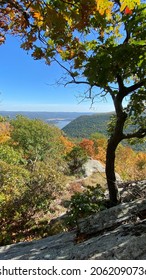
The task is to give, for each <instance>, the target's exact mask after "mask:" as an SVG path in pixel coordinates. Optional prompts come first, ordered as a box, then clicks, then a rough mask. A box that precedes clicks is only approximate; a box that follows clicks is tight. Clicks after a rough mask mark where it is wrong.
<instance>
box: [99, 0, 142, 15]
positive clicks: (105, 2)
mask: <svg viewBox="0 0 146 280" xmlns="http://www.w3.org/2000/svg"><path fill="white" fill-rule="evenodd" d="M120 3H121V7H120V11H121V12H122V11H124V10H125V8H126V7H128V8H129V10H133V9H134V7H135V6H136V5H140V0H120ZM96 4H97V10H98V12H99V13H100V14H101V15H104V14H105V15H106V16H107V18H108V19H110V18H111V16H112V8H113V5H114V3H113V1H109V0H96Z"/></svg>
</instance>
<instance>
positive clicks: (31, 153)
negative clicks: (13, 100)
mask: <svg viewBox="0 0 146 280" xmlns="http://www.w3.org/2000/svg"><path fill="white" fill-rule="evenodd" d="M11 126H12V127H13V129H12V132H11V142H12V144H13V146H15V148H18V150H22V152H23V153H24V155H25V157H26V159H27V160H28V162H30V163H32V164H33V165H34V164H35V163H36V161H38V160H39V161H42V160H44V159H45V158H49V157H51V158H52V157H54V158H55V155H57V154H60V153H61V151H62V150H63V148H64V146H63V144H62V141H61V139H60V138H61V136H62V133H61V131H60V130H59V129H58V128H57V127H55V126H49V125H48V124H47V123H44V122H43V121H41V120H37V119H35V120H30V119H29V118H26V117H23V116H21V115H18V116H17V117H16V119H14V120H11Z"/></svg>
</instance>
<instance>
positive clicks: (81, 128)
mask: <svg viewBox="0 0 146 280" xmlns="http://www.w3.org/2000/svg"><path fill="white" fill-rule="evenodd" d="M111 115H112V113H100V114H93V115H91V116H88V115H85V116H80V117H78V118H76V119H75V120H73V121H72V122H70V123H69V124H68V125H66V126H65V127H64V128H63V131H64V132H65V133H66V134H67V135H68V136H69V137H79V138H88V137H90V135H91V134H92V133H95V132H100V133H103V134H104V135H107V133H106V129H107V123H108V121H109V119H110V116H111Z"/></svg>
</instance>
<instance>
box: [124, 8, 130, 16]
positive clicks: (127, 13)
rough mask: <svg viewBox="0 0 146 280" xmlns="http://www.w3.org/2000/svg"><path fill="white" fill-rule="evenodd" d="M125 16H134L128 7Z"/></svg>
mask: <svg viewBox="0 0 146 280" xmlns="http://www.w3.org/2000/svg"><path fill="white" fill-rule="evenodd" d="M124 14H125V15H129V16H130V15H132V11H131V10H130V9H129V8H128V7H126V8H125V10H124Z"/></svg>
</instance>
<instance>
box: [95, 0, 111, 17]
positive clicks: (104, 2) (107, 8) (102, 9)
mask: <svg viewBox="0 0 146 280" xmlns="http://www.w3.org/2000/svg"><path fill="white" fill-rule="evenodd" d="M96 3H97V10H98V11H99V13H100V14H101V15H104V14H106V16H107V17H108V18H111V10H112V7H113V5H114V3H113V2H111V1H109V0H96Z"/></svg>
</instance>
